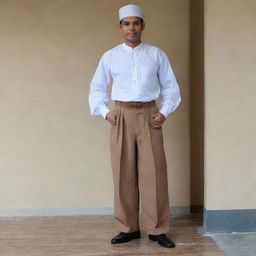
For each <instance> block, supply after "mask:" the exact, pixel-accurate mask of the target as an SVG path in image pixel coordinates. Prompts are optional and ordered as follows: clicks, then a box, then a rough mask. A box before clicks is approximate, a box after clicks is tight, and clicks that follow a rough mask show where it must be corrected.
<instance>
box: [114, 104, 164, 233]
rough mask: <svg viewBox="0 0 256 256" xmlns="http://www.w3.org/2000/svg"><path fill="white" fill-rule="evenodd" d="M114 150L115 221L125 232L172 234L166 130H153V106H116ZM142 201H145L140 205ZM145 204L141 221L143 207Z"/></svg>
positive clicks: (156, 108) (155, 109)
mask: <svg viewBox="0 0 256 256" xmlns="http://www.w3.org/2000/svg"><path fill="white" fill-rule="evenodd" d="M114 110H115V111H116V113H117V123H116V125H112V126H111V136H110V149H111V164H112V171H113V180H114V217H115V219H116V221H117V226H118V228H119V231H121V232H134V231H138V230H139V229H140V225H139V223H141V224H142V227H143V228H144V229H145V231H146V232H147V233H148V234H155V235H157V234H161V233H168V231H169V198H168V181H167V167H166V158H165V153H164V148H163V135H162V128H160V129H157V128H154V126H153V123H152V121H153V119H152V116H153V114H154V113H156V112H158V107H157V106H156V105H155V104H153V106H152V104H151V106H150V105H149V106H146V107H143V108H128V107H124V106H120V105H118V103H116V105H115V107H114ZM140 199H141V201H140ZM140 203H141V213H142V214H141V220H139V205H140Z"/></svg>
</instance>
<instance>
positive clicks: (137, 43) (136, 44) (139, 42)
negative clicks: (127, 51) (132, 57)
mask: <svg viewBox="0 0 256 256" xmlns="http://www.w3.org/2000/svg"><path fill="white" fill-rule="evenodd" d="M124 43H125V44H126V45H128V46H130V47H131V48H135V47H136V46H138V45H139V44H141V40H139V41H138V42H135V43H131V42H124Z"/></svg>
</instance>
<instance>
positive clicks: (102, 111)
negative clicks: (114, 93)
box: [99, 105, 110, 119]
mask: <svg viewBox="0 0 256 256" xmlns="http://www.w3.org/2000/svg"><path fill="white" fill-rule="evenodd" d="M109 111H110V110H109V108H108V107H107V106H105V105H104V106H102V107H101V108H100V109H99V112H100V114H101V116H102V117H103V118H104V119H106V116H107V113H108V112H109Z"/></svg>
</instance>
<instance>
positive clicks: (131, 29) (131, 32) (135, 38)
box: [120, 17, 145, 43]
mask: <svg viewBox="0 0 256 256" xmlns="http://www.w3.org/2000/svg"><path fill="white" fill-rule="evenodd" d="M144 26H145V24H144V23H142V22H141V19H140V18H138V17H126V18H124V19H123V20H122V23H121V24H120V31H121V33H122V34H123V36H124V39H125V41H126V42H128V43H137V42H139V41H140V37H141V33H142V31H143V30H144Z"/></svg>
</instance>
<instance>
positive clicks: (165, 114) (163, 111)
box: [159, 107, 170, 118]
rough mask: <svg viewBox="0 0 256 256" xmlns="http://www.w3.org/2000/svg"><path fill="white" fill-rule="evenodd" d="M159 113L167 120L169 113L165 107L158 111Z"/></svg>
mask: <svg viewBox="0 0 256 256" xmlns="http://www.w3.org/2000/svg"><path fill="white" fill-rule="evenodd" d="M159 112H160V113H161V114H163V115H164V116H165V118H167V117H168V116H169V114H170V113H169V111H168V110H167V108H165V107H162V108H161V109H160V110H159Z"/></svg>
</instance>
